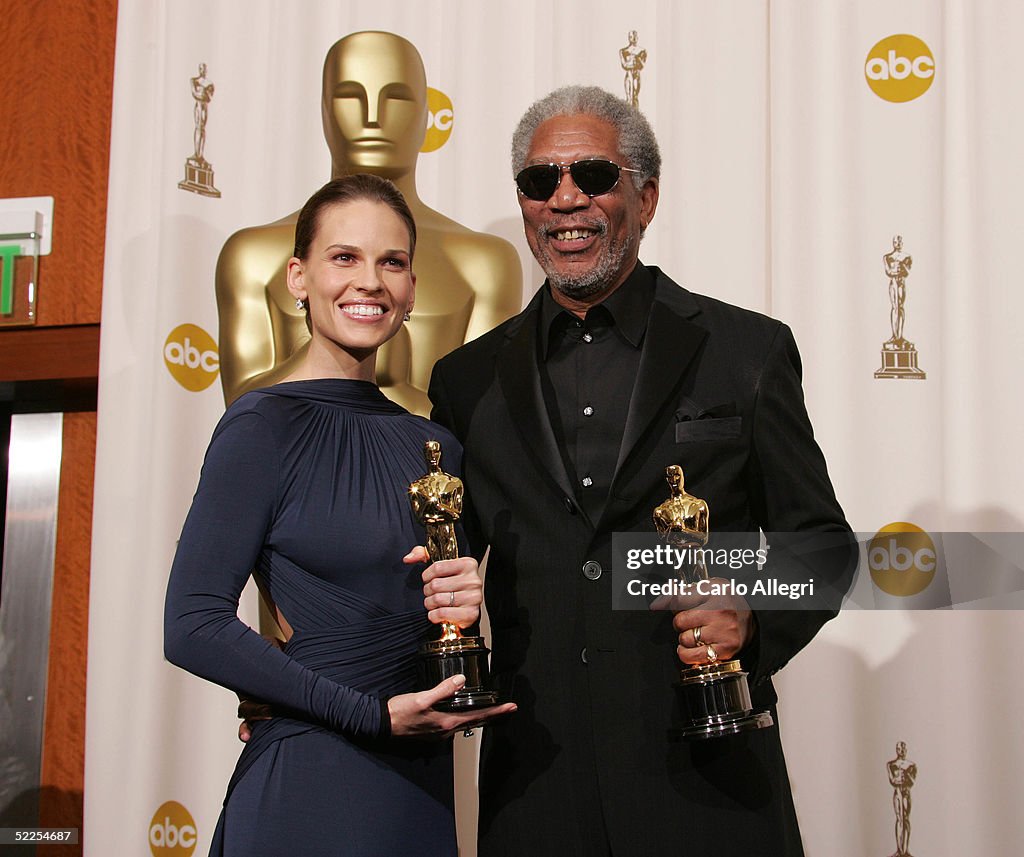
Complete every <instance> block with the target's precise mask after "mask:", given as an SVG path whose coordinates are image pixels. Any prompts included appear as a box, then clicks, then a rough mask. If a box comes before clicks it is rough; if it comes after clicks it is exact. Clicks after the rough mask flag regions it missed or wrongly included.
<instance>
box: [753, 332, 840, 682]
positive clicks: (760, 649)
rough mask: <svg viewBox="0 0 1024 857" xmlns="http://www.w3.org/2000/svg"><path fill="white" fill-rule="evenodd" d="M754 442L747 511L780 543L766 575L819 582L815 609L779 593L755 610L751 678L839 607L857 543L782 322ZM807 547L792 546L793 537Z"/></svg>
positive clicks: (770, 668)
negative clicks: (785, 604)
mask: <svg viewBox="0 0 1024 857" xmlns="http://www.w3.org/2000/svg"><path fill="white" fill-rule="evenodd" d="M753 420H754V422H753V448H752V450H751V457H750V464H749V466H748V486H747V487H748V492H749V496H750V502H751V511H752V513H753V515H754V518H755V519H756V520H757V521H758V523H759V524H760V526H761V528H762V529H763V530H764V531H765V534H766V538H767V541H768V544H769V545H773V543H774V545H775V546H776V547H777V548H782V551H776V553H775V554H774V555H772V556H771V557H770V559H769V563H768V565H767V566H766V571H765V576H767V577H772V576H779V577H782V578H786V577H792V578H793V579H795V580H799V579H803V580H807V579H808V578H809V577H813V578H814V579H815V581H816V592H817V594H816V596H815V602H814V603H815V604H816V606H817V607H819V608H820V609H800V610H782V609H778V605H779V600H778V599H772V600H771V601H770V609H758V606H757V602H756V601H754V602H753V605H754V608H755V616H756V624H757V630H756V632H755V636H754V639H753V640H752V641H751V643H750V644H749V645H748V646H747V648H746V650H744V652H743V656H742V660H743V661H744V664H745V666H746V667H747V668H748V669H749V670H750V672H751V678H752V680H753V682H754V683H755V684H757V683H760V682H762V681H764V680H766V679H767V678H768V677H769V676H770V675H772V674H774V673H776V672H778V670H780V669H781V668H782V667H783V666H785V665H786V663H787V662H788V661H789V660H790V658H792V657H793V655H795V654H796V653H797V652H798V651H800V649H802V648H803V647H804V646H805V645H807V643H808V642H809V641H810V640H811V638H812V637H813V636H814V635H815V634H816V633H817V632H818V630H819V629H820V628H821V626H822V625H824V624H825V622H827V621H828V620H829V619H831V618H833V617H834V616H835V615H836V613H837V612H838V610H839V607H840V605H841V601H842V594H843V593H845V591H846V589H847V588H848V587H849V584H850V582H851V580H852V575H853V571H854V568H855V564H856V557H857V550H856V542H855V540H854V538H853V535H852V533H851V532H850V527H849V525H848V524H847V523H846V519H845V517H844V515H843V511H842V509H841V508H840V506H839V503H838V502H837V500H836V497H835V492H834V491H833V488H832V483H831V481H830V480H829V477H828V471H827V468H826V465H825V458H824V456H823V455H822V452H821V449H820V448H819V447H818V444H817V443H816V442H815V440H814V432H813V429H812V428H811V423H810V419H809V418H808V416H807V410H806V407H805V405H804V397H803V389H802V387H801V364H800V355H799V352H798V351H797V347H796V342H795V341H794V339H793V335H792V333H791V332H790V329H789V328H788V327H787V326H786V325H784V324H780V325H779V327H778V330H777V332H776V335H775V337H774V339H773V341H772V343H771V346H770V348H769V352H768V357H767V360H766V362H765V366H764V371H763V372H762V374H761V378H760V380H759V382H758V388H757V391H756V395H755V401H754V416H753ZM794 534H799V537H800V538H801V539H802V544H803V545H805V546H808V545H809V548H810V550H809V551H808V552H807V553H806V554H801V553H800V551H799V550H797V551H794V550H793V548H794V547H795V544H794V542H795V537H794Z"/></svg>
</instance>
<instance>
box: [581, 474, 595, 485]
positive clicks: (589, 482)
mask: <svg viewBox="0 0 1024 857" xmlns="http://www.w3.org/2000/svg"><path fill="white" fill-rule="evenodd" d="M580 481H581V482H582V483H583V487H584V488H589V487H590V486H591V485H593V484H594V480H593V479H591V478H590V477H589V476H584V477H583V479H582V480H580Z"/></svg>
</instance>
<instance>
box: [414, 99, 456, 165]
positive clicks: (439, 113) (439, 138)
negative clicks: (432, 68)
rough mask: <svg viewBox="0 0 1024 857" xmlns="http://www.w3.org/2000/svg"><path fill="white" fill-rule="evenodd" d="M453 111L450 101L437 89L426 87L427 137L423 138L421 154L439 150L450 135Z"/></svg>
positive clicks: (453, 118) (453, 120) (453, 116)
mask: <svg viewBox="0 0 1024 857" xmlns="http://www.w3.org/2000/svg"><path fill="white" fill-rule="evenodd" d="M454 124H455V111H454V110H453V109H452V100H451V99H450V98H449V97H448V96H447V95H445V94H444V93H443V92H441V91H440V90H438V89H431V88H430V87H429V86H428V87H427V135H426V137H424V138H423V146H422V147H421V148H420V151H421V152H433V151H434V150H436V149H440V148H441V147H442V146H443V145H444V144H445V143H447V142H448V138H449V137H450V136H451V135H452V125H454Z"/></svg>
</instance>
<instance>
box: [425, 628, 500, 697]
mask: <svg viewBox="0 0 1024 857" xmlns="http://www.w3.org/2000/svg"><path fill="white" fill-rule="evenodd" d="M489 652H490V649H488V648H487V647H486V646H485V645H484V641H483V638H482V637H459V638H457V639H455V640H431V641H430V642H427V643H422V644H421V645H420V654H419V661H418V668H419V672H420V687H424V688H429V687H434V686H436V685H437V684H439V683H440V682H442V681H444V680H445V679H446V678H450V677H451V676H453V675H459V674H460V673H461V674H462V675H464V676H465V677H466V684H465V685H464V686H463V688H462V690H460V691H459V692H458V693H456V694H455V695H454V696H452V697H449V698H448V699H442V700H441V701H440V702H438V703H436V704H435V705H434V708H435V709H436V710H437V711H448V712H452V711H470V710H472V709H474V708H486V707H488V706H490V705H497V703H498V694H497V692H495V691H493V690H489V689H488V686H489V685H490V671H489V669H488V666H487V655H488V654H489Z"/></svg>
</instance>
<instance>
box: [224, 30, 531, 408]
mask: <svg viewBox="0 0 1024 857" xmlns="http://www.w3.org/2000/svg"><path fill="white" fill-rule="evenodd" d="M322 105H323V123H324V136H325V137H326V139H327V145H328V147H329V148H330V151H331V177H332V178H338V177H340V176H343V175H349V174H351V173H358V172H365V173H374V174H376V175H379V176H384V177H386V178H389V179H391V181H393V182H394V183H395V184H396V185H397V186H398V188H399V190H401V191H402V194H403V195H404V196H405V199H406V201H407V202H408V203H409V207H410V208H411V209H412V213H413V216H414V217H415V218H416V227H417V230H418V241H417V244H416V258H415V260H414V264H413V268H414V270H415V272H416V275H417V283H416V310H415V312H414V314H413V316H412V319H411V320H410V321H409V323H408V324H406V325H405V326H404V327H403V328H402V330H400V331H399V333H398V335H397V336H395V337H394V338H393V339H392V340H391V341H390V342H388V343H387V344H386V345H385V346H384V347H383V348H382V349H381V350H380V353H379V355H378V357H377V381H378V383H379V384H380V387H381V389H383V390H384V392H385V393H386V394H387V395H388V396H389V397H390V398H391V399H393V400H394V401H396V402H398V403H399V404H400V405H402V406H403V407H405V408H407V409H408V410H410V411H413V412H415V413H420V414H426V413H427V412H428V411H429V408H430V404H429V402H428V400H427V395H426V389H427V384H428V382H429V380H430V372H431V369H432V368H433V366H434V363H435V361H436V360H438V358H440V357H443V356H444V355H445V354H447V353H448V352H449V351H451V350H452V349H453V348H456V347H457V346H459V345H461V344H462V343H463V342H465V341H467V340H468V339H473V338H475V337H477V336H479V335H480V334H482V333H484V332H486V331H488V330H490V329H491V328H492V327H494V326H495V325H496V324H498V323H499V322H501V321H504V320H505V319H506V318H508V317H509V316H511V315H512V314H514V313H516V312H518V311H519V309H520V304H521V302H522V270H521V268H520V264H519V257H518V255H517V254H516V251H515V249H514V248H513V247H512V245H511V244H509V243H508V242H506V241H504V240H502V239H500V238H497V237H495V236H493V235H486V234H483V233H480V232H474V231H472V230H471V229H467V228H466V227H464V226H461V225H459V224H458V223H456V222H455V221H453V220H451V219H450V218H447V217H445V216H444V215H443V214H440V213H439V212H437V211H434V210H433V209H431V208H428V207H427V206H426V205H424V204H423V202H421V201H420V198H419V196H418V195H417V193H416V159H417V157H418V155H419V151H420V147H421V146H422V145H423V138H424V135H425V133H426V128H427V86H426V75H425V72H424V70H423V61H422V59H421V58H420V55H419V53H418V52H417V50H416V48H415V47H414V46H413V45H412V44H411V43H410V42H408V41H407V40H405V39H403V38H401V37H400V36H396V35H394V34H393V33H382V32H361V33H353V34H351V35H348V36H345V38H343V39H341V40H340V41H338V42H336V43H335V44H334V45H333V46H332V47H331V49H330V50H329V51H328V52H327V58H326V60H325V61H324V74H323V98H322ZM297 216H298V213H297V212H296V213H293V214H290V215H288V216H287V217H284V218H282V219H281V220H278V221H275V222H274V223H269V224H266V225H264V226H253V227H249V228H247V229H243V230H241V231H239V232H236V233H235V234H234V235H232V236H231V237H230V238H229V239H228V241H227V243H226V244H225V245H224V249H223V250H222V251H221V254H220V258H219V260H218V262H217V310H218V313H219V316H220V370H221V383H222V384H223V387H224V399H225V401H226V402H227V403H230V402H232V401H233V400H234V399H236V398H238V396H240V395H241V394H242V393H244V392H246V391H247V390H251V389H255V388H257V387H265V386H268V385H270V384H275V383H277V382H278V381H280V380H282V379H283V378H285V377H287V376H288V375H289V374H290V373H291V372H292V371H293V370H294V369H295V367H296V366H297V365H298V363H299V362H300V361H301V360H302V358H303V356H304V354H305V351H306V347H307V343H308V341H309V332H308V330H307V328H306V323H305V313H304V312H303V311H302V310H301V309H296V307H295V300H294V298H293V297H292V296H291V295H290V294H289V293H288V289H287V286H286V283H285V270H286V266H287V263H288V259H289V258H290V257H291V255H292V248H293V245H294V241H295V221H296V218H297Z"/></svg>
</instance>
